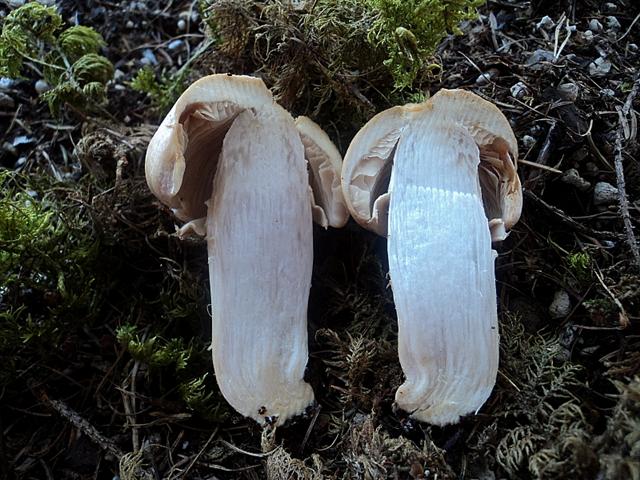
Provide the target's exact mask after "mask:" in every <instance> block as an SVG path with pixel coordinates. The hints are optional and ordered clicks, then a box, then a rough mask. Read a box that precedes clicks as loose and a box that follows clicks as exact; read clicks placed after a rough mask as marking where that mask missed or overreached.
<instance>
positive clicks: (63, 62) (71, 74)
mask: <svg viewBox="0 0 640 480" xmlns="http://www.w3.org/2000/svg"><path fill="white" fill-rule="evenodd" d="M62 24H63V21H62V17H61V16H60V15H59V14H58V13H57V12H56V10H55V8H54V7H45V6H43V5H41V4H40V3H38V2H30V3H27V4H26V5H23V6H22V7H19V8H17V9H15V10H13V11H12V12H11V13H9V15H7V18H6V19H5V21H4V23H3V25H2V33H1V34H0V76H6V77H10V78H17V77H20V76H23V75H25V74H26V70H27V66H28V65H29V63H25V60H28V61H29V62H30V63H33V64H35V66H37V67H40V68H42V75H43V76H44V79H45V80H46V81H47V83H49V85H50V87H51V89H50V90H49V91H47V92H45V93H43V94H42V98H43V100H45V101H46V102H47V103H48V105H49V108H50V110H51V112H52V113H54V114H57V113H58V112H59V111H60V108H61V107H62V106H63V105H64V104H69V105H73V106H74V107H76V108H79V109H82V110H92V109H95V107H96V106H97V105H100V104H102V103H104V101H105V99H106V84H107V82H108V81H109V80H110V79H111V78H112V77H113V71H114V69H113V65H112V64H111V62H110V61H109V60H108V59H107V58H105V57H103V56H102V55H99V54H98V52H99V51H100V49H101V48H102V47H104V46H105V43H104V40H103V38H102V36H101V35H100V34H99V33H98V32H96V31H95V30H93V29H92V28H89V27H84V26H81V25H75V26H72V27H69V28H67V29H65V30H62V31H61V28H62Z"/></svg>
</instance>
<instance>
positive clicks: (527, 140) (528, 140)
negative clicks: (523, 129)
mask: <svg viewBox="0 0 640 480" xmlns="http://www.w3.org/2000/svg"><path fill="white" fill-rule="evenodd" d="M534 143H536V139H535V138H533V137H532V136H531V135H525V136H523V137H522V145H524V147H525V148H529V147H532V146H533V144H534Z"/></svg>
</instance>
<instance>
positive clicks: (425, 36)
mask: <svg viewBox="0 0 640 480" xmlns="http://www.w3.org/2000/svg"><path fill="white" fill-rule="evenodd" d="M484 3H485V1H484V0H367V4H368V6H369V7H370V8H371V10H372V11H374V12H377V13H376V14H375V15H374V20H373V23H372V25H371V29H370V30H369V33H368V39H369V42H370V43H371V44H372V45H374V46H376V47H379V48H382V49H383V50H384V51H385V52H386V54H387V59H386V60H385V61H384V65H385V66H386V67H387V68H388V69H389V71H390V72H391V74H392V75H393V80H394V85H395V87H396V88H401V89H402V88H408V87H411V85H412V84H413V82H414V81H415V80H416V78H417V77H418V75H419V74H420V72H421V71H422V70H423V69H425V68H430V62H428V59H429V58H430V57H431V56H432V55H433V53H434V51H435V49H436V47H437V46H438V44H439V43H440V41H441V40H442V39H443V38H444V37H445V35H447V34H451V33H453V34H462V31H461V30H460V27H459V24H460V22H462V21H464V20H470V19H472V18H475V17H476V16H477V13H476V8H477V7H479V6H480V5H483V4H484Z"/></svg>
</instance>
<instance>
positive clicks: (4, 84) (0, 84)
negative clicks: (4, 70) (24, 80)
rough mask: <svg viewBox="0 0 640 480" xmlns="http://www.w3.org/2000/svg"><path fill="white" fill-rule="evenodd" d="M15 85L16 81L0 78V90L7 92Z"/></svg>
mask: <svg viewBox="0 0 640 480" xmlns="http://www.w3.org/2000/svg"><path fill="white" fill-rule="evenodd" d="M15 83H16V81H15V80H14V79H12V78H7V77H0V90H9V89H10V88H11V87H13V86H14V85H15Z"/></svg>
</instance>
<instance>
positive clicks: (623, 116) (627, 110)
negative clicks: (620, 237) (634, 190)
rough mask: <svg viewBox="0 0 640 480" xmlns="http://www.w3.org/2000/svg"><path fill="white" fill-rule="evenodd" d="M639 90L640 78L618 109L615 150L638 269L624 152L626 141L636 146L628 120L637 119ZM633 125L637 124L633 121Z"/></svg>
mask: <svg viewBox="0 0 640 480" xmlns="http://www.w3.org/2000/svg"><path fill="white" fill-rule="evenodd" d="M638 88H640V77H637V78H636V80H635V82H633V88H632V89H631V92H629V96H628V97H627V100H626V102H624V105H623V106H622V107H617V108H616V109H617V110H618V116H619V118H620V123H619V125H618V130H617V132H616V145H615V149H614V153H615V158H614V165H615V171H616V183H617V187H618V202H619V203H620V215H621V216H622V221H623V223H624V230H625V233H626V236H627V243H628V244H629V249H630V250H631V255H633V260H634V262H635V264H636V267H637V268H640V249H639V248H638V241H637V240H636V236H635V233H634V232H633V225H632V224H631V214H630V213H629V199H628V198H627V191H626V186H625V180H624V168H623V166H622V151H623V148H624V146H625V145H624V144H625V141H626V146H630V145H634V144H635V141H636V139H635V136H636V129H635V128H633V129H629V126H628V124H627V118H629V115H630V114H631V116H632V118H634V117H635V112H633V110H632V106H633V100H634V99H635V97H636V95H637V94H638ZM631 124H632V125H635V122H634V121H633V120H632V121H631Z"/></svg>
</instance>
